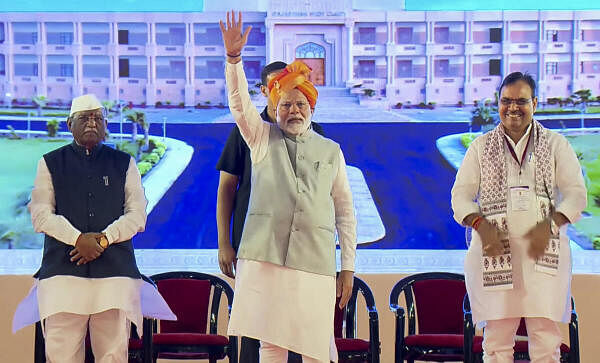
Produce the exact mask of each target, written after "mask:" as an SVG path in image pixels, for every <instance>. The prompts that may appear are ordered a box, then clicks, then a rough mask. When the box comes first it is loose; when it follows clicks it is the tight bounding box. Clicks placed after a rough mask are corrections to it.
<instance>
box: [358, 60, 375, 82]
mask: <svg viewBox="0 0 600 363" xmlns="http://www.w3.org/2000/svg"><path fill="white" fill-rule="evenodd" d="M376 73H377V72H376V69H375V61H374V60H359V61H358V77H359V78H375V77H377V74H376Z"/></svg>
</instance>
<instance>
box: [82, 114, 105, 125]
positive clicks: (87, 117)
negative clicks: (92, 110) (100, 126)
mask: <svg viewBox="0 0 600 363" xmlns="http://www.w3.org/2000/svg"><path fill="white" fill-rule="evenodd" d="M77 121H78V122H89V121H94V122H95V123H102V122H103V121H104V117H103V116H101V115H97V114H89V115H79V116H77Z"/></svg>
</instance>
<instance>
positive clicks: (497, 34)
mask: <svg viewBox="0 0 600 363" xmlns="http://www.w3.org/2000/svg"><path fill="white" fill-rule="evenodd" d="M500 42H502V28H490V43H500Z"/></svg>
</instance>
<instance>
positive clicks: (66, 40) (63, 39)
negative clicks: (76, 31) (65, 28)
mask: <svg viewBox="0 0 600 363" xmlns="http://www.w3.org/2000/svg"><path fill="white" fill-rule="evenodd" d="M58 39H59V40H58V41H59V42H60V44H73V33H65V32H63V33H59V34H58Z"/></svg>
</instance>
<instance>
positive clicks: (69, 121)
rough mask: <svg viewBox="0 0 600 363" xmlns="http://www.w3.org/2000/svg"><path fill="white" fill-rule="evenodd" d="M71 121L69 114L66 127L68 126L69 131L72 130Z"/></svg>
mask: <svg viewBox="0 0 600 363" xmlns="http://www.w3.org/2000/svg"><path fill="white" fill-rule="evenodd" d="M72 123H73V118H72V117H71V116H69V117H67V127H68V128H69V131H73V130H71V124H72Z"/></svg>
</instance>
